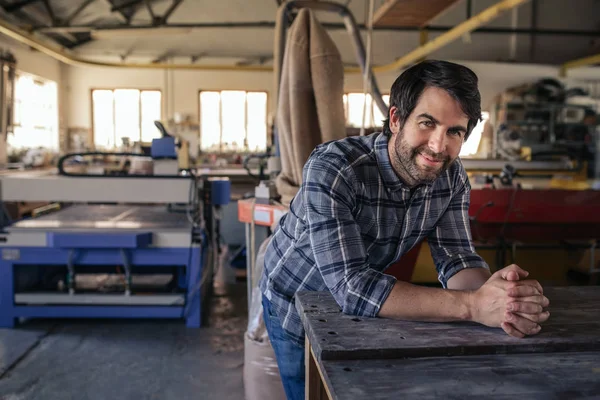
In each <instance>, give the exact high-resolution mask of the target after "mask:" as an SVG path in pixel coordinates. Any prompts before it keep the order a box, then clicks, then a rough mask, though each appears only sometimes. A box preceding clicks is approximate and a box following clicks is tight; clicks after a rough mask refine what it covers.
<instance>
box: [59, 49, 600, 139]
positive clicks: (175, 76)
mask: <svg viewBox="0 0 600 400" xmlns="http://www.w3.org/2000/svg"><path fill="white" fill-rule="evenodd" d="M457 62H460V61H457ZM463 64H464V65H466V66H468V67H470V68H471V69H473V70H474V71H475V73H476V74H477V75H478V76H479V82H480V84H479V88H480V92H481V97H482V107H483V109H484V110H485V109H486V108H487V107H489V105H490V103H491V102H492V99H493V97H494V96H496V95H497V94H498V93H499V92H501V91H503V90H505V89H506V88H508V87H511V86H515V85H519V84H522V83H527V82H533V81H536V80H538V79H541V78H549V77H553V78H559V70H558V68H557V67H554V66H544V65H534V64H512V63H493V62H464V63H463ZM67 68H68V71H67V74H66V75H67V82H66V86H67V90H68V93H69V96H68V100H69V104H68V116H69V119H68V123H69V126H70V127H85V128H89V127H90V126H91V121H92V119H91V89H94V88H140V89H160V90H162V92H163V114H164V116H165V117H166V118H170V117H172V116H173V114H174V113H181V114H183V115H191V116H192V117H193V118H194V120H197V118H198V91H199V90H206V89H244V90H266V91H267V92H268V93H269V96H273V77H272V73H270V72H236V71H223V72H217V71H215V72H213V71H195V70H175V71H168V72H167V71H161V70H146V69H118V68H101V67H89V68H84V67H70V66H69V67H67ZM397 75H398V74H397V73H385V74H378V75H377V80H378V84H379V87H380V90H381V92H382V93H389V90H390V87H391V85H392V83H393V82H394V80H395V79H396V77H397ZM564 81H565V82H566V83H567V84H569V85H571V86H572V85H577V84H579V83H584V82H586V81H600V68H598V67H596V68H592V67H590V68H582V69H578V70H573V71H570V72H569V75H568V78H567V79H565V80H564ZM345 86H346V90H347V91H362V76H361V75H359V74H352V75H347V76H346V77H345ZM269 103H270V102H269Z"/></svg>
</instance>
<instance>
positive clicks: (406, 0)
mask: <svg viewBox="0 0 600 400" xmlns="http://www.w3.org/2000/svg"><path fill="white" fill-rule="evenodd" d="M457 1H458V0H427V1H422V0H388V1H386V2H385V3H383V4H382V5H381V7H379V8H378V9H377V10H376V11H375V14H374V15H373V26H392V27H395V26H411V27H424V26H425V25H427V24H428V23H429V22H430V21H431V20H432V19H434V18H435V17H437V16H438V15H440V14H441V13H442V12H443V11H444V10H446V9H447V8H448V7H450V6H451V5H453V4H454V3H456V2H457Z"/></svg>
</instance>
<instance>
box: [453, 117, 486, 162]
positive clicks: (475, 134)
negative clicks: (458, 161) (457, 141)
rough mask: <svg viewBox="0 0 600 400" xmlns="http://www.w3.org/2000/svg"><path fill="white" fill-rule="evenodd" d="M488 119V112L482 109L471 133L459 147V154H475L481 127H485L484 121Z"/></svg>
mask: <svg viewBox="0 0 600 400" xmlns="http://www.w3.org/2000/svg"><path fill="white" fill-rule="evenodd" d="M489 119H490V113H489V112H487V111H483V112H482V113H481V121H479V123H478V124H477V125H475V127H474V128H473V130H472V131H471V135H470V136H469V138H468V139H467V141H466V142H464V143H463V146H462V148H461V149H460V156H461V157H465V156H472V155H475V154H477V150H478V149H479V143H480V142H481V136H482V135H483V128H484V127H485V124H486V122H487V121H488V120H489Z"/></svg>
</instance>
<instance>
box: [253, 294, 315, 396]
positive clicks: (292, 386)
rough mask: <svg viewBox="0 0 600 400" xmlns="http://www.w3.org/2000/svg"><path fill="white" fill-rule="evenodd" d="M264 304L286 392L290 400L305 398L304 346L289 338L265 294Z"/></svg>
mask: <svg viewBox="0 0 600 400" xmlns="http://www.w3.org/2000/svg"><path fill="white" fill-rule="evenodd" d="M262 305H263V318H264V320H265V326H266V328H267V332H268V334H269V340H270V341H271V346H273V350H274V351H275V358H277V366H278V367H279V375H281V382H282V383H283V389H284V390H285V394H286V396H287V398H288V400H304V374H305V371H304V346H302V347H301V346H298V345H297V344H296V343H294V342H293V341H291V340H290V339H289V337H288V336H287V334H286V333H285V331H284V330H283V328H282V327H281V322H279V317H277V315H275V312H274V311H273V309H272V308H271V302H270V301H269V299H267V298H266V297H265V296H263V298H262Z"/></svg>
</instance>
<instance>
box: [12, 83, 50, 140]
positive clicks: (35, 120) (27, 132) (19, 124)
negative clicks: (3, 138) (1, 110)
mask: <svg viewBox="0 0 600 400" xmlns="http://www.w3.org/2000/svg"><path fill="white" fill-rule="evenodd" d="M14 97H15V125H16V126H15V127H14V129H13V133H12V134H11V135H9V136H8V138H7V142H8V145H9V146H10V147H14V148H23V147H25V148H35V147H44V148H47V149H53V150H56V149H58V93H57V86H56V82H53V81H45V80H37V79H34V78H33V77H31V76H29V75H18V76H17V79H16V82H15V94H14Z"/></svg>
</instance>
